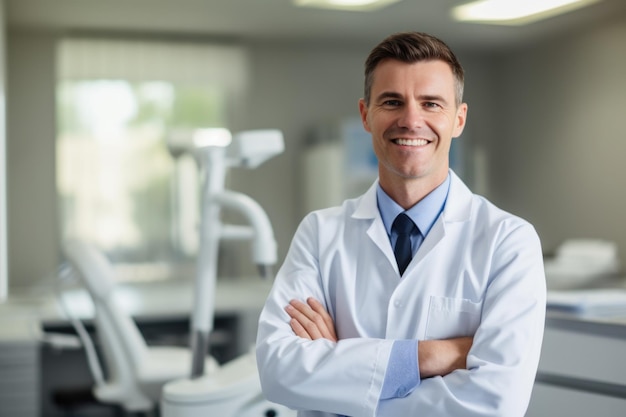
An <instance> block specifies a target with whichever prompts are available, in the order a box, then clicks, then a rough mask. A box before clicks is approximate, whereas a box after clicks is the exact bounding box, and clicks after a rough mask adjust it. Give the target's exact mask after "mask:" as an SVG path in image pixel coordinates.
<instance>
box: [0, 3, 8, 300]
mask: <svg viewBox="0 0 626 417" xmlns="http://www.w3.org/2000/svg"><path fill="white" fill-rule="evenodd" d="M4 16H5V15H4V1H3V0H0V302H2V301H3V300H4V299H6V297H7V295H8V289H9V285H8V279H9V277H8V272H9V266H8V248H7V192H6V189H7V181H6V94H5V82H6V80H5V72H6V71H5V53H6V48H5V28H6V24H5V18H4Z"/></svg>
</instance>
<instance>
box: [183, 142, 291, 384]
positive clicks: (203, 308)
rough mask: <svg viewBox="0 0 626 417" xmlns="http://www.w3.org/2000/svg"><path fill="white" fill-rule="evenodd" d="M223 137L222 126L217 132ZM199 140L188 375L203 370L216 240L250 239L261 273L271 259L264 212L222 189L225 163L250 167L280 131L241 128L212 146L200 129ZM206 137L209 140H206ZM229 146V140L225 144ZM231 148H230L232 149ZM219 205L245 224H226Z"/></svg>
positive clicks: (268, 152) (272, 244)
mask: <svg viewBox="0 0 626 417" xmlns="http://www.w3.org/2000/svg"><path fill="white" fill-rule="evenodd" d="M219 134H220V135H221V136H220V138H221V137H222V136H223V134H224V132H223V130H220V131H219ZM202 138H203V141H205V142H204V143H203V144H206V143H208V145H205V146H202V147H200V148H198V149H197V150H196V151H195V154H196V158H197V160H198V162H199V164H200V166H201V168H202V171H203V175H204V184H203V189H202V220H201V225H200V249H199V251H198V261H197V271H196V282H195V293H194V306H193V315H192V342H191V343H192V351H193V358H192V369H191V378H198V377H200V376H202V375H203V374H204V357H205V355H206V352H207V350H208V345H209V335H210V333H211V330H212V328H213V320H214V306H215V285H216V280H217V261H218V249H219V242H220V240H221V239H242V238H248V239H253V244H252V257H253V260H254V262H255V263H257V265H258V267H259V271H260V273H261V276H262V277H269V276H271V266H272V265H273V264H275V263H276V259H277V255H276V241H275V239H274V232H273V230H272V226H271V223H270V221H269V218H268V217H267V214H266V213H265V211H264V210H263V209H262V208H261V206H260V205H259V204H258V203H257V202H255V201H254V200H253V199H252V198H250V197H248V196H246V195H244V194H241V193H237V192H233V191H226V190H224V179H225V174H226V169H227V168H228V166H229V165H230V166H236V165H243V166H246V167H250V168H255V167H256V166H258V165H260V164H261V163H262V162H264V161H265V160H266V159H268V158H270V157H271V156H273V155H275V154H277V153H280V152H282V150H283V138H282V134H281V133H280V132H279V131H259V132H254V131H250V132H242V133H240V134H238V135H235V138H234V139H235V142H234V143H233V144H232V145H230V148H229V149H228V150H229V151H231V152H230V153H229V154H228V155H227V153H226V148H225V147H224V144H223V142H221V143H220V144H215V145H214V144H211V143H210V137H208V135H207V131H206V130H205V131H203V136H202ZM207 141H208V142H207ZM227 145H228V144H227ZM232 149H234V152H233V151H232ZM222 208H226V209H234V210H237V211H239V212H240V213H241V214H242V215H243V216H244V217H245V218H246V219H247V220H248V222H249V224H250V226H249V227H246V226H233V225H225V224H222V223H221V221H220V211H221V209H222Z"/></svg>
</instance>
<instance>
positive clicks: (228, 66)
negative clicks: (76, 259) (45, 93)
mask: <svg viewBox="0 0 626 417" xmlns="http://www.w3.org/2000/svg"><path fill="white" fill-rule="evenodd" d="M244 58H245V56H244V54H243V51H241V50H240V49H238V48H234V47H224V46H219V47H217V46H204V45H197V44H191V45H189V44H183V43H153V42H138V41H120V40H115V41H110V40H93V39H91V40H89V39H87V40H86V39H81V40H75V39H71V40H65V41H63V42H62V43H61V44H60V47H59V71H58V74H59V79H58V84H57V109H58V111H57V125H58V132H57V155H56V158H57V180H56V181H57V195H58V202H59V216H60V219H59V220H60V227H61V235H62V238H63V239H68V238H81V239H85V240H88V241H90V242H93V243H94V244H96V245H97V246H98V247H99V248H101V249H102V250H103V251H104V252H105V253H106V254H107V255H108V256H109V258H110V259H111V260H112V261H113V263H114V264H115V266H116V269H117V271H116V272H117V274H116V276H117V277H118V278H119V279H121V280H155V279H166V278H169V277H172V276H181V275H184V276H189V275H190V274H193V272H192V270H193V268H195V255H196V252H197V249H198V236H197V226H198V223H199V210H200V207H199V204H200V198H199V185H200V184H199V183H200V179H199V175H198V172H197V167H196V164H195V161H194V159H193V157H192V156H191V155H190V154H187V153H180V152H178V151H177V150H176V149H174V148H171V147H169V146H168V138H170V137H171V136H172V135H173V134H174V132H176V131H179V130H181V129H187V130H188V129H191V128H196V127H227V124H228V123H227V120H228V113H229V109H230V108H232V107H233V105H234V104H236V103H235V102H234V101H236V99H237V98H239V97H241V95H242V93H243V90H244V89H245V79H246V77H245V59H244ZM233 69H234V70H233Z"/></svg>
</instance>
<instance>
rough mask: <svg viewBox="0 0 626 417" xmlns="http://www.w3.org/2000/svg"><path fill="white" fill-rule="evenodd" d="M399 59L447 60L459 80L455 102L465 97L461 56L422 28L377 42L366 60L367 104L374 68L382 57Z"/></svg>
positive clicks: (408, 60) (411, 60)
mask: <svg viewBox="0 0 626 417" xmlns="http://www.w3.org/2000/svg"><path fill="white" fill-rule="evenodd" d="M386 59H396V60H398V61H402V62H406V63H409V64H412V63H414V62H418V61H436V60H440V61H444V62H446V63H447V64H448V65H450V69H451V70H452V74H453V75H454V78H455V80H456V104H457V106H458V105H459V104H461V102H462V101H463V83H464V78H465V75H464V71H463V67H461V64H460V63H459V61H458V59H457V58H456V56H455V55H454V53H453V52H452V50H451V49H450V47H449V46H448V45H446V44H445V42H443V41H442V40H441V39H438V38H436V37H434V36H432V35H429V34H427V33H422V32H401V33H396V34H394V35H391V36H389V37H387V38H386V39H384V40H383V41H382V42H381V43H379V44H378V45H376V47H374V49H372V52H370V54H369V56H368V57H367V60H366V61H365V93H364V94H365V95H364V99H365V104H367V105H369V102H370V93H371V90H372V84H373V83H374V70H375V69H376V67H377V66H378V64H380V62H381V61H383V60H386Z"/></svg>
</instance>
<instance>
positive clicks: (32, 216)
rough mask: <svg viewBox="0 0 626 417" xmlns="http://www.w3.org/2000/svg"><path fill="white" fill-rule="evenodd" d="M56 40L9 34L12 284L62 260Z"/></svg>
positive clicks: (50, 269) (30, 279)
mask: <svg viewBox="0 0 626 417" xmlns="http://www.w3.org/2000/svg"><path fill="white" fill-rule="evenodd" d="M54 85H55V71H54V38H53V37H51V36H49V35H48V34H37V33H32V34H20V35H18V36H14V35H13V34H11V33H10V32H9V34H8V36H7V129H8V131H7V154H8V164H7V165H8V175H7V179H8V222H9V228H8V230H9V239H8V241H9V281H10V284H11V286H17V285H28V284H30V283H33V282H36V281H37V280H40V279H41V278H43V277H44V276H46V275H49V274H50V273H52V272H54V270H55V268H56V267H57V259H58V246H57V242H58V234H57V212H56V195H55V192H56V187H55V182H54V176H55V168H54V163H55V148H54V145H55V131H56V128H55V113H54Z"/></svg>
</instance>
